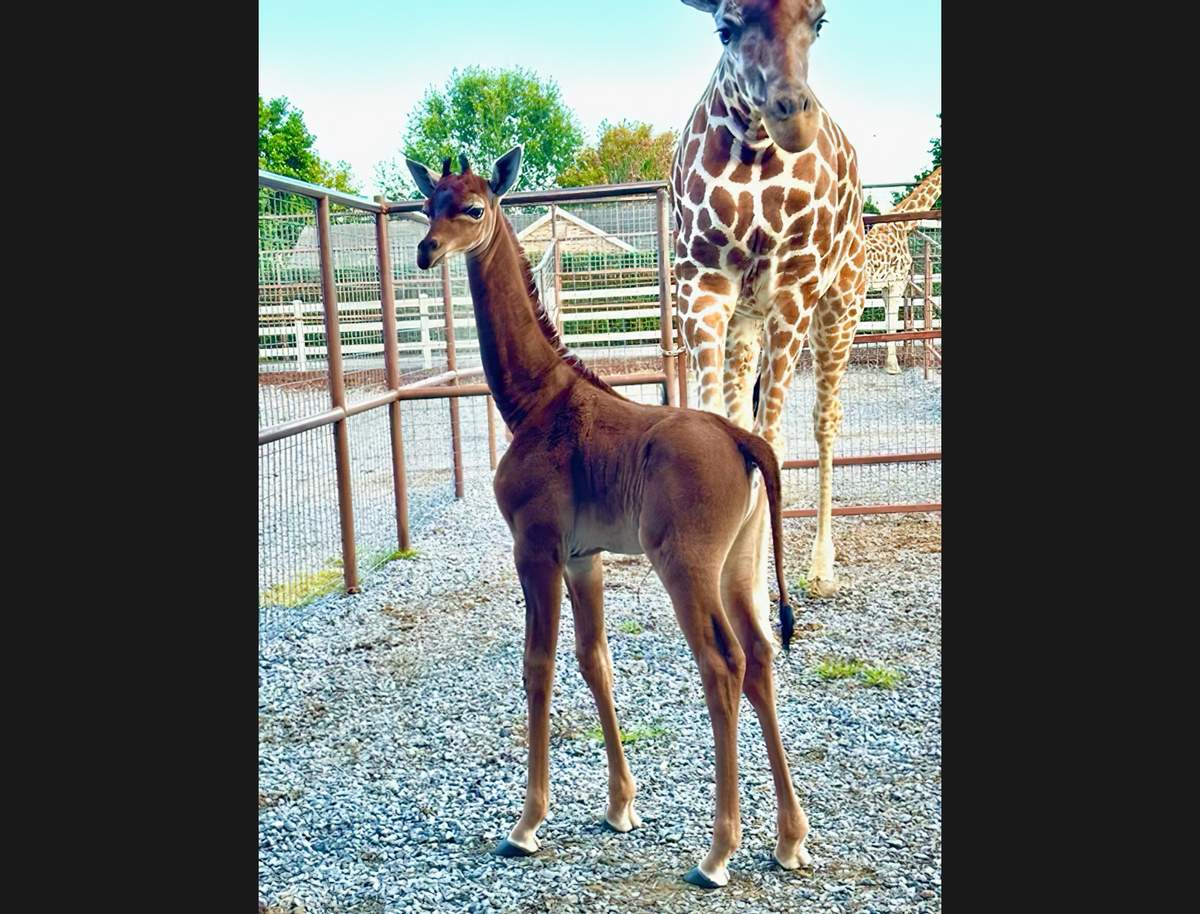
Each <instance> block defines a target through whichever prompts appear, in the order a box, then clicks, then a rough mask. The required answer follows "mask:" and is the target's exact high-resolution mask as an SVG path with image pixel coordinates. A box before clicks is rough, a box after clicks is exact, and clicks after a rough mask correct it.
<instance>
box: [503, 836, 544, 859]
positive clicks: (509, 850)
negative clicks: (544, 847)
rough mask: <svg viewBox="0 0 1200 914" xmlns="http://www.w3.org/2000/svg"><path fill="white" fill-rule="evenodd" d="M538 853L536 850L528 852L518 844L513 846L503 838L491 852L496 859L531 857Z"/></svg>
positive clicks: (528, 850) (527, 849)
mask: <svg viewBox="0 0 1200 914" xmlns="http://www.w3.org/2000/svg"><path fill="white" fill-rule="evenodd" d="M537 852H538V848H536V847H535V848H534V849H533V850H530V849H529V848H525V847H521V845H519V844H514V843H513V842H512V841H510V840H508V838H505V839H504V840H503V841H501V842H500V843H499V844H498V845H496V849H495V850H494V851H492V853H493V854H495V855H496V856H497V857H531V856H533V855H534V854H536V853H537Z"/></svg>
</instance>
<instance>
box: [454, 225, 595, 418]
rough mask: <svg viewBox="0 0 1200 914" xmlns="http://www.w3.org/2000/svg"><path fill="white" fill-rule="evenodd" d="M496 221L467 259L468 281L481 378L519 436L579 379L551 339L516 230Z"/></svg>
mask: <svg viewBox="0 0 1200 914" xmlns="http://www.w3.org/2000/svg"><path fill="white" fill-rule="evenodd" d="M495 219H496V226H495V228H494V230H493V232H492V237H491V240H490V241H488V242H487V243H486V244H485V245H483V246H482V247H480V248H478V249H476V250H474V251H470V252H468V253H467V278H468V280H469V281H470V284H471V299H472V301H473V303H474V306H475V327H476V329H477V331H478V334H479V352H480V357H481V359H482V361H483V373H484V375H486V377H487V381H488V386H489V387H490V388H491V389H492V396H493V397H494V398H495V400H496V406H497V408H499V410H500V415H501V416H503V417H504V422H505V424H506V425H507V426H508V427H509V428H510V429H512V430H514V431H515V430H516V428H517V427H518V426H519V425H520V424H521V422H522V421H523V420H524V419H525V417H527V416H529V415H531V414H532V413H534V412H536V411H537V410H538V409H539V408H540V407H541V406H543V405H545V404H546V403H549V402H550V401H551V400H553V399H554V398H555V397H556V396H558V394H560V393H561V392H562V391H563V390H564V389H565V388H566V387H568V386H569V385H570V384H572V383H574V381H575V380H576V378H577V375H576V373H575V372H574V371H573V370H572V369H571V368H570V366H569V365H567V363H566V362H565V361H564V360H563V358H562V356H561V355H560V353H559V351H558V349H557V347H555V346H554V345H553V344H552V343H551V341H550V339H549V338H548V333H547V330H546V327H545V321H544V319H543V318H542V317H541V316H540V313H539V312H540V307H539V305H538V304H537V302H536V301H535V300H534V298H533V295H534V294H536V293H534V292H531V288H530V287H531V284H532V277H531V274H530V272H529V262H528V261H527V260H525V255H524V254H523V253H522V252H521V249H520V247H519V246H518V244H517V239H516V236H515V235H514V233H513V230H512V226H511V225H509V223H508V220H507V219H506V218H504V215H503V214H502V213H499V212H498V213H496V215H495Z"/></svg>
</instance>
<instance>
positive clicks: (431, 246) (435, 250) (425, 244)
mask: <svg viewBox="0 0 1200 914" xmlns="http://www.w3.org/2000/svg"><path fill="white" fill-rule="evenodd" d="M444 253H445V248H444V247H443V246H442V243H441V242H440V241H438V240H437V239H436V238H428V237H426V238H424V239H422V241H421V243H420V244H418V245H417V266H418V267H420V268H421V269H422V270H428V269H429V268H430V267H432V266H433V265H434V264H436V263H437V262H438V261H439V260H441V259H442V255H443V254H444Z"/></svg>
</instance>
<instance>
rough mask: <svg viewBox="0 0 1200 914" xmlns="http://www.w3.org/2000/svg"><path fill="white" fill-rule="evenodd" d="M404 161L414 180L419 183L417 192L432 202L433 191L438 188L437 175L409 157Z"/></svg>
mask: <svg viewBox="0 0 1200 914" xmlns="http://www.w3.org/2000/svg"><path fill="white" fill-rule="evenodd" d="M404 161H405V163H406V164H407V165H408V172H409V174H411V175H412V179H413V180H414V181H416V182H417V190H419V191H420V192H421V193H423V194H424V195H425V196H426V197H428V198H429V199H431V200H432V199H433V191H434V189H435V188H436V187H437V182H438V178H437V175H435V174H434V173H433V172H432V171H430V170H429V169H428V168H426V167H425V166H424V165H422V164H421V163H420V162H414V161H413V160H412V159H410V158H408V156H405V157H404Z"/></svg>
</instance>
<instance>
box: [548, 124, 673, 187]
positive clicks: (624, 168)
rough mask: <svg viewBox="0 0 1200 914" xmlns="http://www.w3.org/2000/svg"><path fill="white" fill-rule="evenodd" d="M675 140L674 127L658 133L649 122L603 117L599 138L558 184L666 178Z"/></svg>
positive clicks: (586, 183) (573, 184) (627, 181)
mask: <svg viewBox="0 0 1200 914" xmlns="http://www.w3.org/2000/svg"><path fill="white" fill-rule="evenodd" d="M675 140H676V136H675V133H674V132H673V131H666V132H664V133H660V134H658V135H657V136H655V135H654V132H653V128H652V127H651V126H650V125H649V124H643V123H639V122H630V121H621V122H620V123H618V124H610V123H609V122H608V121H601V122H600V141H599V142H598V143H597V144H596V145H595V146H588V147H585V148H584V149H582V150H581V151H580V152H579V155H578V156H577V157H576V159H575V163H574V164H573V165H572V166H571V167H570V168H568V169H566V170H565V171H563V173H562V174H560V175H559V176H558V183H559V186H560V187H582V186H585V185H588V184H629V183H632V182H634V181H665V180H667V179H668V178H669V177H670V175H671V157H672V155H673V154H674V152H675Z"/></svg>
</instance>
